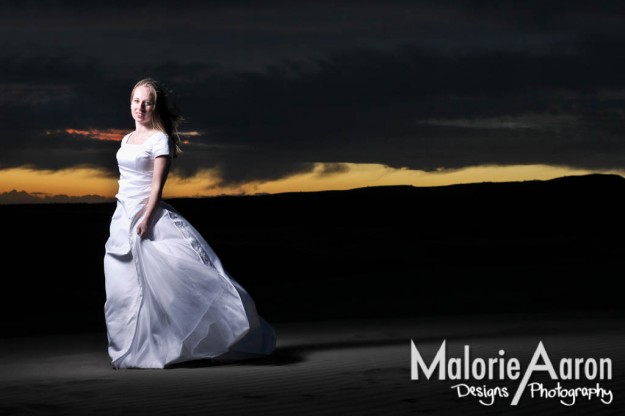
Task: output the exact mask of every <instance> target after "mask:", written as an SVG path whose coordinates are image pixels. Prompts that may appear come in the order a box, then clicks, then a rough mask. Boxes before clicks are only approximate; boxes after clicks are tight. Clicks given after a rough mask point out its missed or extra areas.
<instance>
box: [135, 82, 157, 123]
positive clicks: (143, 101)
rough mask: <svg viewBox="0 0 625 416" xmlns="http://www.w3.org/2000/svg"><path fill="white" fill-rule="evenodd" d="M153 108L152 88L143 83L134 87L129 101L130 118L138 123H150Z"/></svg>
mask: <svg viewBox="0 0 625 416" xmlns="http://www.w3.org/2000/svg"><path fill="white" fill-rule="evenodd" d="M154 108H155V102H154V96H153V95H152V90H151V89H150V88H148V87H147V86H145V85H140V86H138V87H137V88H135V92H134V93H133V94H132V100H131V101H130V112H131V113H132V118H134V119H135V121H136V122H137V123H139V124H143V125H151V124H152V113H153V111H154Z"/></svg>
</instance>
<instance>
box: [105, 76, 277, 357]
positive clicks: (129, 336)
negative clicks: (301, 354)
mask: <svg viewBox="0 0 625 416" xmlns="http://www.w3.org/2000/svg"><path fill="white" fill-rule="evenodd" d="M130 100H131V101H130V110H131V114H132V117H133V118H134V120H135V130H134V131H133V132H131V133H129V134H127V135H126V136H124V138H123V139H122V141H121V145H120V148H119V150H118V151H117V163H118V166H119V173H120V176H119V190H118V193H117V195H116V198H117V206H116V209H115V212H114V213H113V217H112V219H111V224H110V236H109V238H108V240H107V242H106V245H105V255H104V274H105V290H106V302H105V304H104V312H105V319H106V327H107V336H108V352H109V356H110V358H111V365H112V366H113V367H114V368H165V367H167V366H169V365H171V364H176V363H180V362H184V361H190V360H198V359H207V358H210V359H214V360H216V361H224V362H225V361H231V360H240V359H246V358H254V357H261V356H265V355H268V354H271V353H272V352H273V350H274V349H275V345H276V334H275V332H274V330H273V328H272V327H271V326H270V325H269V324H268V323H267V322H266V321H265V320H264V319H263V318H261V317H260V316H259V315H258V313H257V311H256V307H255V303H254V301H253V299H252V298H251V297H250V295H249V294H248V293H247V292H246V291H245V289H244V288H243V287H241V285H239V284H238V283H237V282H236V281H235V280H234V279H233V278H232V277H231V276H230V275H229V274H228V273H227V272H226V270H225V269H224V268H223V266H222V264H221V262H220V260H219V258H218V257H217V255H216V254H215V252H214V251H213V249H212V248H211V247H210V246H209V245H208V243H207V242H206V241H205V240H204V238H203V237H202V236H201V235H200V233H199V232H198V231H197V230H196V229H195V228H194V227H193V226H192V225H191V224H189V222H188V221H187V220H186V219H185V218H184V217H183V216H181V215H180V214H179V213H178V212H177V211H176V210H175V209H174V208H173V207H171V206H170V205H169V204H167V203H165V202H164V201H163V200H162V199H161V196H162V191H163V188H164V186H165V182H166V180H167V175H168V172H169V167H170V163H171V160H172V158H175V157H177V156H178V154H179V153H180V147H179V143H180V139H179V137H178V134H177V126H178V124H179V122H180V120H181V118H180V116H179V115H178V114H176V113H175V112H173V111H172V110H171V109H170V108H169V105H168V103H167V95H166V93H165V91H164V90H163V88H162V87H161V85H160V84H159V83H158V82H157V81H155V80H153V79H150V78H147V79H143V80H141V81H139V82H138V83H137V84H136V85H135V86H134V88H133V90H132V92H131V98H130Z"/></svg>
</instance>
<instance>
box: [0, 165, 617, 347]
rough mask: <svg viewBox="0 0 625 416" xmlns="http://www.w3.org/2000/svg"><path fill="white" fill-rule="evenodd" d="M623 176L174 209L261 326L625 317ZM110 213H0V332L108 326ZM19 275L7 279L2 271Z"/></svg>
mask: <svg viewBox="0 0 625 416" xmlns="http://www.w3.org/2000/svg"><path fill="white" fill-rule="evenodd" d="M623 194H625V179H624V178H622V177H620V176H616V175H588V176H576V177H565V178H559V179H554V180H550V181H527V182H509V183H479V184H467V185H452V186H442V187H412V186H381V187H366V188H358V189H353V190H348V191H321V192H291V193H283V194H275V195H256V196H221V197H211V198H201V199H172V200H168V202H169V203H171V204H172V205H173V206H174V207H175V208H176V209H177V210H178V211H179V212H180V213H181V214H182V215H183V216H185V217H186V218H188V219H189V220H190V221H191V223H192V224H193V225H194V226H195V227H196V228H197V229H198V230H200V232H202V234H203V235H204V237H205V238H206V240H207V241H208V242H209V244H211V246H212V247H213V248H214V249H215V251H216V252H217V254H218V255H219V256H220V257H221V259H222V262H223V264H224V267H225V268H226V269H227V270H228V271H229V272H230V273H231V274H232V275H233V277H234V278H236V279H237V280H239V281H240V282H241V283H242V284H243V286H245V287H246V288H247V289H248V290H249V291H250V293H251V294H252V296H253V297H254V298H255V300H256V303H257V306H258V309H259V311H260V312H261V315H263V316H265V317H266V318H267V319H268V320H271V321H288V320H305V319H332V318H367V317H371V318H374V317H389V316H406V315H410V316H415V315H420V314H440V313H476V312H493V313H497V312H505V311H524V310H532V311H538V310H540V311H550V310H554V311H555V310H578V311H584V310H598V309H601V310H612V309H622V308H623V303H622V302H621V301H620V299H619V298H618V297H617V295H616V293H617V292H618V291H617V290H616V286H615V283H614V282H617V281H619V280H620V278H621V276H622V269H621V267H622V266H621V264H622V259H623V253H624V249H625V243H624V239H623V235H624V233H623V232H624V231H625V230H624V226H623V220H622V217H623V215H622V204H621V203H620V202H619V201H620V197H621V195H623ZM114 209H115V205H114V204H113V203H101V204H39V205H7V206H0V214H2V218H3V219H4V220H5V227H4V230H5V232H4V233H3V235H4V236H5V244H4V245H3V246H4V248H3V251H2V260H3V262H4V264H5V272H4V273H3V275H4V279H3V284H4V290H3V293H4V294H5V298H6V299H7V300H8V299H11V300H12V301H14V302H15V303H16V304H17V306H11V305H10V304H9V302H7V301H5V302H3V306H2V329H3V331H2V333H3V334H4V335H5V336H6V335H9V334H16V333H21V334H28V333H31V332H33V333H41V332H66V331H78V330H91V329H94V328H102V327H103V325H104V320H103V316H102V312H103V304H104V275H103V271H102V258H103V255H104V243H105V241H106V238H107V237H108V225H109V221H110V217H111V215H112V214H113V211H114ZM11 270H13V271H11Z"/></svg>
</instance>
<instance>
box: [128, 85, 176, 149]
mask: <svg viewBox="0 0 625 416" xmlns="http://www.w3.org/2000/svg"><path fill="white" fill-rule="evenodd" d="M140 86H145V87H148V88H149V89H150V92H151V94H152V96H153V98H154V105H155V108H154V112H153V113H152V114H153V116H152V125H153V126H154V128H155V129H158V130H160V131H162V132H164V133H165V134H167V136H169V142H170V144H171V146H172V148H173V149H174V152H173V156H174V157H178V155H179V154H180V153H182V149H181V148H180V143H181V141H180V135H179V134H178V126H179V125H180V123H181V122H182V121H183V120H184V119H183V117H182V116H181V115H180V113H179V112H178V110H177V109H176V108H173V107H172V105H171V103H170V101H169V99H168V96H169V91H165V89H164V88H163V86H162V85H161V84H160V83H159V82H157V81H156V80H155V79H153V78H144V79H142V80H141V81H139V82H137V83H136V84H135V86H134V88H133V89H132V92H131V93H130V101H131V102H132V97H133V96H134V93H135V90H136V89H137V87H140Z"/></svg>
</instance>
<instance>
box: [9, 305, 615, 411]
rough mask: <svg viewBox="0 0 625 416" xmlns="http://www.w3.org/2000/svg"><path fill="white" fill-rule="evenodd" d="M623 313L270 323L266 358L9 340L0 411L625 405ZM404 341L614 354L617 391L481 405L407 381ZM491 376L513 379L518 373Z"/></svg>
mask: <svg viewBox="0 0 625 416" xmlns="http://www.w3.org/2000/svg"><path fill="white" fill-rule="evenodd" d="M624 323H625V319H624V317H623V316H622V314H614V313H613V314H607V313H596V314H577V315H576V314H569V315H568V316H565V315H556V314H534V315H532V314H525V315H521V314H501V315H498V316H486V315H473V316H464V317H462V316H446V317H428V318H425V317H424V318H421V319H416V318H412V319H394V320H349V321H340V320H336V321H320V322H305V323H284V324H278V325H276V329H277V331H278V335H279V342H278V349H277V350H276V352H275V353H274V354H273V355H272V356H270V357H267V358H264V359H260V360H254V361H247V362H241V363H236V364H228V365H210V363H203V362H195V363H188V364H186V365H181V366H179V367H176V368H172V369H166V370H113V369H111V368H110V366H109V363H108V357H107V355H106V336H105V334H104V333H85V334H77V335H56V336H54V335H51V336H46V337H21V338H10V339H4V340H2V344H1V347H0V352H1V362H0V374H1V376H0V414H1V415H98V414H103V415H104V414H106V415H111V414H132V415H231V414H254V415H279V414H285V415H293V414H296V415H346V414H354V415H381V414H385V415H416V414H480V415H482V414H519V415H559V414H593V415H594V414H597V415H604V414H605V415H610V414H623V411H624V410H625V408H624V407H623V400H624V396H623V395H624V394H625V383H624V381H625V374H624V372H623V368H625V367H624V366H625V333H624V332H623V329H624V325H623V324H624ZM411 339H412V340H414V342H415V344H417V345H418V346H419V348H420V350H421V351H422V353H423V354H424V356H425V355H427V354H433V353H434V352H435V351H436V350H437V349H438V348H439V346H440V343H441V342H442V340H443V339H445V340H447V341H446V342H447V343H448V351H449V354H450V355H451V354H452V353H453V354H455V353H457V352H459V351H461V350H462V348H463V345H465V344H469V345H470V346H471V348H472V351H473V353H474V354H475V355H476V356H483V357H487V356H493V354H496V352H497V351H498V350H499V349H505V351H506V354H507V356H508V357H512V356H515V357H518V358H519V360H521V362H522V363H525V364H526V363H527V362H528V361H529V358H530V356H531V354H533V352H534V349H535V348H536V345H537V343H538V341H539V340H542V342H543V343H544V344H545V345H546V346H547V348H548V351H549V354H550V357H551V358H552V359H554V360H555V359H556V358H558V359H559V358H561V357H571V356H575V357H610V358H611V359H612V360H613V364H614V369H615V372H614V377H613V379H612V380H607V381H603V382H601V384H602V385H603V386H605V387H606V388H609V389H611V390H612V391H613V392H614V395H615V400H614V402H613V403H612V404H611V405H605V404H602V403H600V402H599V401H598V400H597V399H595V400H585V401H583V400H580V401H579V402H578V403H577V404H576V405H575V406H574V407H572V408H571V407H565V406H564V405H562V404H560V403H559V402H558V401H557V400H555V399H536V398H534V399H532V398H530V397H529V396H528V394H527V393H525V394H524V396H523V397H522V399H521V401H520V403H519V405H518V406H516V407H512V406H510V404H509V403H510V398H508V399H503V398H502V399H498V400H497V401H496V402H495V404H494V405H493V406H491V407H487V406H483V405H481V404H479V403H478V402H477V399H476V398H458V397H456V394H455V393H454V391H453V390H452V389H451V388H450V386H451V385H452V382H451V381H449V380H446V381H438V380H429V381H425V380H424V381H415V380H411V379H410V347H409V343H410V340H411ZM548 382H549V381H548V380H546V383H548ZM551 383H552V384H553V382H551ZM563 383H564V384H566V383H565V382H563ZM473 384H475V385H481V384H482V383H481V382H477V381H476V382H474V383H473ZM486 384H490V385H491V386H493V385H495V384H497V385H502V386H503V385H508V386H510V387H511V389H512V388H514V386H515V385H516V384H517V382H505V383H502V382H490V383H486ZM581 384H583V385H586V386H590V385H594V383H592V382H590V381H586V382H583V383H581ZM569 385H572V384H570V383H569Z"/></svg>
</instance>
